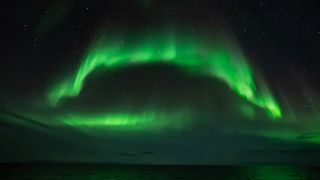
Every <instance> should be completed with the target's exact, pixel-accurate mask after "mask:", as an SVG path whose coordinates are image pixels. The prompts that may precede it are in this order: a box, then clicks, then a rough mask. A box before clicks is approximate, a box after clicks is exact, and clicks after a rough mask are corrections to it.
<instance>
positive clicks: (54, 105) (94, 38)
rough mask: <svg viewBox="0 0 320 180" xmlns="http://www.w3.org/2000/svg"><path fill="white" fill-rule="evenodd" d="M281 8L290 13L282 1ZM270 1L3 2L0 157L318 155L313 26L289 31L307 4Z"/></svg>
mask: <svg viewBox="0 0 320 180" xmlns="http://www.w3.org/2000/svg"><path fill="white" fill-rule="evenodd" d="M222 2H223V3H222ZM265 4H270V7H264V6H265ZM287 4H289V5H288V6H294V7H291V8H289V10H290V11H289V10H288V13H289V14H290V13H293V11H294V10H293V9H295V8H296V7H295V5H293V4H291V2H288V3H287ZM281 6H282V5H281ZM283 6H285V5H283ZM306 6H308V7H305V8H307V9H308V8H309V5H306ZM271 7H277V6H276V5H275V4H273V3H271V2H269V3H267V2H262V3H256V2H255V3H253V2H250V3H249V5H244V4H239V3H237V2H227V1H221V2H218V1H217V2H209V1H208V2H200V1H199V2H197V3H196V2H194V1H191V0H190V1H189V0H187V1H185V2H181V1H172V2H161V1H157V0H153V1H136V2H135V1H126V0H123V1H122V0H121V1H119V2H116V1H112V0H111V1H108V2H102V1H94V2H93V1H92V2H89V1H88V2H81V3H80V2H76V1H73V0H70V1H69V0H68V1H66V2H64V1H60V0H59V1H56V2H37V3H36V2H34V3H30V4H28V5H26V4H25V3H22V2H19V3H18V2H17V3H12V7H11V9H14V10H12V11H11V13H13V14H10V13H9V14H10V16H8V19H10V18H12V20H11V21H8V22H9V23H8V24H7V25H5V26H6V27H7V28H5V29H3V31H4V32H3V33H2V34H5V35H6V37H4V40H3V43H2V46H3V54H2V55H1V58H2V59H3V62H1V63H0V64H1V66H0V72H1V74H0V75H1V76H0V84H1V87H2V88H1V89H0V97H1V103H0V133H1V134H2V137H1V141H2V142H3V144H4V145H3V146H4V149H3V150H2V152H3V153H2V155H1V157H3V159H5V160H6V161H11V160H12V161H15V160H21V161H27V160H39V159H42V160H43V159H52V160H66V161H77V160H78V161H92V162H115V163H138V164H139V163H142V164H143V163H151V164H214V163H218V164H219V163H221V164H224V163H225V164H233V163H235V164H237V163H242V162H243V163H246V162H263V163H267V162H270V163H272V162H275V163H277V162H279V163H282V162H285V163H295V162H297V164H299V163H302V164H303V163H308V161H312V162H314V161H317V160H318V159H319V160H320V157H319V156H318V155H317V153H315V152H317V151H318V149H320V128H319V117H320V116H319V114H320V113H319V112H320V98H319V95H320V94H319V93H318V92H319V78H318V77H319V74H320V73H319V72H320V70H319V62H318V55H317V54H318V53H317V51H318V50H317V47H319V40H317V38H318V39H319V37H318V36H319V33H318V32H316V31H315V29H316V28H315V27H313V26H312V27H309V26H311V25H308V28H302V27H303V26H304V25H305V23H306V21H304V19H306V18H301V19H299V17H304V16H307V15H305V14H304V12H305V11H306V12H309V9H308V10H304V9H303V8H304V7H301V9H300V8H297V9H300V10H301V12H297V14H298V15H297V16H295V17H296V18H294V19H291V17H290V16H286V15H282V14H281V13H283V11H279V10H278V9H277V8H271ZM310 7H313V5H312V3H311V4H310ZM264 8H266V9H264ZM9 9H10V8H9ZM261 9H264V10H265V11H267V12H264V11H263V10H261ZM16 11H19V13H18V12H16ZM261 12H263V13H262V15H261ZM269 12H270V13H269ZM312 12H313V11H312ZM270 14H271V15H270ZM272 14H277V15H272ZM275 16H276V17H277V18H275ZM314 16H315V15H312V17H314ZM17 17H19V18H17ZM307 17H311V15H310V16H307ZM20 19H21V20H20ZM310 21H312V20H310ZM10 22H11V23H10ZM312 22H313V21H312ZM299 25H300V26H299ZM282 27H283V28H286V29H285V30H282V29H281V28H282ZM12 29H17V31H13V30H12ZM292 29H295V31H294V32H291V30H292ZM306 29H307V30H306ZM305 31H312V32H305ZM297 34H304V35H305V37H303V38H302V37H301V36H300V35H299V36H298V35H297ZM4 42H6V43H4ZM40 142H42V143H44V145H43V144H41V143H40ZM19 144H22V145H21V146H20V145H19ZM19 147H22V148H19ZM11 149H16V150H15V151H11ZM73 152H75V153H73ZM141 152H147V153H141ZM150 152H151V153H150ZM308 152H311V153H308ZM0 154H1V152H0ZM88 154H90V155H88Z"/></svg>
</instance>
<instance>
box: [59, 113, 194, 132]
mask: <svg viewBox="0 0 320 180" xmlns="http://www.w3.org/2000/svg"><path fill="white" fill-rule="evenodd" d="M190 118H191V115H190V113H188V112H186V111H175V112H171V113H170V112H167V111H155V110H149V111H144V112H140V113H137V112H134V113H130V112H126V113H124V112H121V113H104V114H94V115H79V114H77V115H67V116H63V117H61V118H60V121H61V122H62V123H63V124H65V125H69V126H73V127H76V128H112V129H125V130H141V129H142V130H146V129H149V130H155V129H162V128H172V129H180V128H182V127H183V126H185V125H186V124H188V122H190Z"/></svg>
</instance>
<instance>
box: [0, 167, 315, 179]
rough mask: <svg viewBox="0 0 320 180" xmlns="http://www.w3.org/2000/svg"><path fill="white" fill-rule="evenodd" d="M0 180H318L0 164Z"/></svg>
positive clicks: (286, 174)
mask: <svg viewBox="0 0 320 180" xmlns="http://www.w3.org/2000/svg"><path fill="white" fill-rule="evenodd" d="M0 168H1V169H0V179H1V180H2V179H35V180H37V179H50V180H55V179H67V180H78V179H79V180H82V179H90V180H96V179H100V180H102V179H107V180H108V179H110V180H121V179H123V180H148V179H150V180H171V179H172V180H176V179H180V180H182V179H190V180H191V179H194V180H206V179H210V180H216V179H217V180H220V179H221V180H237V179H240V180H241V179H243V180H245V179H248V180H251V179H252V180H254V179H259V180H304V179H306V180H308V179H319V180H320V168H318V167H291V166H122V165H90V164H80V165H79V164H77V165H75V164H54V165H52V164H42V165H39V164H10V165H8V164H6V165H4V164H2V165H0Z"/></svg>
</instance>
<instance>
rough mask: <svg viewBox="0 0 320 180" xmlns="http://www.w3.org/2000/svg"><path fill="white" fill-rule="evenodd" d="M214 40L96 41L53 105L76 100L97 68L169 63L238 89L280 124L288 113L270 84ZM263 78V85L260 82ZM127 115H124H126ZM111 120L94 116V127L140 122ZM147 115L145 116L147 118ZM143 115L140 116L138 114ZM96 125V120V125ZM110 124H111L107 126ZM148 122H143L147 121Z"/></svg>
mask: <svg viewBox="0 0 320 180" xmlns="http://www.w3.org/2000/svg"><path fill="white" fill-rule="evenodd" d="M218 39H219V40H216V41H214V42H210V43H208V42H205V41H204V40H201V39H198V40H195V38H189V37H188V36H184V37H181V36H175V35H173V33H163V35H159V33H154V32H153V33H149V34H147V35H140V36H138V37H136V38H134V40H132V41H125V40H123V39H121V38H113V39H111V38H105V37H103V38H100V39H99V40H98V41H96V42H94V43H93V45H92V47H91V48H90V49H89V52H88V54H87V55H86V56H85V57H84V59H83V60H82V61H81V63H80V65H79V67H78V68H77V70H76V71H75V73H73V74H71V75H70V76H68V77H67V78H65V79H63V80H62V81H61V82H60V83H58V84H57V85H55V86H54V87H53V88H52V89H51V90H50V93H49V95H48V100H49V104H51V105H52V106H53V107H55V106H57V105H58V104H59V102H60V101H61V99H62V98H65V97H69V98H70V97H73V98H74V97H76V96H78V95H79V94H80V92H81V90H82V88H83V86H84V85H85V81H86V78H87V77H88V76H90V75H91V73H92V72H94V71H95V70H97V69H101V68H104V69H106V70H114V69H120V68H124V67H128V66H132V65H142V64H152V63H166V64H172V65H175V66H177V67H179V68H181V69H183V70H185V71H186V72H187V73H192V74H194V75H201V76H209V77H213V78H216V79H219V80H221V81H222V82H224V83H225V84H226V85H228V86H229V87H230V88H231V90H232V91H234V92H235V93H236V94H237V95H239V96H240V97H242V98H244V99H245V100H247V101H248V102H250V103H252V104H253V105H255V106H257V107H259V108H262V109H264V110H265V111H266V113H267V114H268V116H269V117H270V118H271V119H273V120H277V119H279V118H280V117H281V116H282V111H281V109H280V106H279V105H278V103H277V101H276V100H275V98H274V97H273V95H272V93H271V91H270V90H269V88H268V87H267V85H266V83H265V82H263V81H262V80H260V79H259V78H258V77H255V76H254V72H253V70H252V68H251V67H250V65H249V63H248V62H247V60H246V58H245V56H244V55H243V53H242V52H241V50H239V49H240V48H238V47H236V46H235V45H234V46H231V45H230V42H227V40H222V39H221V38H218ZM258 80H259V81H258ZM121 116H122V115H121ZM124 116H125V117H126V118H120V119H122V120H121V123H120V120H119V117H117V118H116V119H115V120H113V119H110V117H109V116H108V115H105V116H104V117H105V118H102V116H101V115H100V116H97V117H90V118H88V121H89V120H90V123H88V124H91V125H93V124H95V125H98V124H99V123H100V125H101V126H108V125H109V126H114V125H119V124H125V125H128V126H132V125H135V124H136V120H137V116H133V117H132V118H131V116H129V115H124ZM142 116H144V115H141V117H142ZM138 117H139V116H138ZM77 119H80V120H79V121H76V120H75V118H71V119H69V120H67V119H64V122H65V123H66V124H70V123H71V122H72V123H71V124H83V123H84V122H83V121H84V120H83V118H77ZM91 121H92V122H91ZM106 121H108V123H107V122H106ZM142 121H143V120H142Z"/></svg>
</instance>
